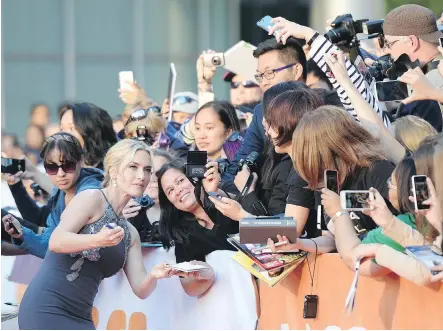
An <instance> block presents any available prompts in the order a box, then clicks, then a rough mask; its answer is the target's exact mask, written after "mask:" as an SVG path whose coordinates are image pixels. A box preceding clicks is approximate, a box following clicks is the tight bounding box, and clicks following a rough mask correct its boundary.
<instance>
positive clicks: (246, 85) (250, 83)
mask: <svg viewBox="0 0 443 331" xmlns="http://www.w3.org/2000/svg"><path fill="white" fill-rule="evenodd" d="M240 85H243V87H244V88H252V87H258V85H257V84H255V83H254V82H253V81H252V80H245V81H243V82H231V88H232V89H236V88H237V87H239V86H240Z"/></svg>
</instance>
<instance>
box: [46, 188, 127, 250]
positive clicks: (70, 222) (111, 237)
mask: <svg viewBox="0 0 443 331" xmlns="http://www.w3.org/2000/svg"><path fill="white" fill-rule="evenodd" d="M104 208H105V203H104V199H103V196H102V194H101V193H100V192H99V190H86V191H83V192H81V193H79V194H77V195H76V196H74V198H73V199H72V201H71V202H70V203H69V205H68V206H67V207H66V209H65V210H64V211H63V214H62V216H61V221H60V224H59V225H58V226H57V228H56V229H55V230H54V232H53V233H52V236H51V239H50V240H49V250H51V251H53V252H56V253H64V254H68V253H77V252H80V251H84V250H90V249H94V248H98V247H109V246H115V245H117V244H118V243H119V242H120V241H121V240H122V239H123V236H124V230H123V228H121V227H120V226H117V227H115V228H113V229H112V230H111V229H108V228H107V227H106V226H104V227H103V228H102V229H101V231H100V232H98V233H94V234H79V233H78V232H79V231H80V230H81V229H82V228H83V227H84V226H85V225H87V224H88V223H91V222H93V221H96V220H98V219H99V218H100V217H102V216H103V213H104Z"/></svg>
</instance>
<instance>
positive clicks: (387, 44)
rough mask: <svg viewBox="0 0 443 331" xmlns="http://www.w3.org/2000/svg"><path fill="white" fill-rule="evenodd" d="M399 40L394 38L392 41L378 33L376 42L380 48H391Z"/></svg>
mask: <svg viewBox="0 0 443 331" xmlns="http://www.w3.org/2000/svg"><path fill="white" fill-rule="evenodd" d="M397 41H400V39H397V40H394V41H387V40H386V38H385V36H383V35H379V36H378V44H379V45H380V48H381V49H386V48H387V49H391V47H392V46H393V45H394V44H395V43H396V42H397Z"/></svg>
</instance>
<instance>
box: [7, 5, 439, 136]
mask: <svg viewBox="0 0 443 331" xmlns="http://www.w3.org/2000/svg"><path fill="white" fill-rule="evenodd" d="M385 2H386V3H387V6H386V3H385ZM406 2H407V1H402V0H390V1H385V0H371V1H367V0H364V1H363V0H311V1H309V0H38V1H37V0H2V2H1V4H2V8H1V15H2V17H1V18H2V22H1V24H2V69H3V70H2V104H1V106H2V129H3V130H5V131H7V132H10V133H16V134H18V136H19V137H23V135H24V132H25V129H26V127H27V125H28V122H29V113H30V109H31V105H32V104H35V103H45V104H47V105H48V106H49V108H50V111H51V117H52V121H53V122H58V118H57V111H56V109H57V106H58V105H59V104H61V103H63V102H65V101H73V100H76V101H89V102H93V103H95V104H97V105H99V106H101V107H102V108H104V109H106V110H107V111H108V112H109V113H110V114H111V115H112V116H113V115H117V114H120V113H121V112H122V110H123V103H122V102H121V101H120V100H119V98H118V93H117V89H118V72H119V71H122V70H132V71H134V76H135V79H136V81H137V82H138V83H139V84H140V85H142V86H143V87H144V88H145V90H146V92H147V93H148V95H149V96H150V97H152V98H153V99H154V100H156V101H157V102H159V103H161V101H162V100H163V98H164V97H165V96H166V93H167V81H168V68H169V62H174V63H175V64H176V67H177V72H178V81H177V91H184V90H191V91H196V73H195V61H196V59H197V56H198V54H199V53H200V52H201V51H202V50H204V49H208V48H211V49H214V50H217V51H224V50H226V49H228V48H229V47H230V46H232V45H233V44H235V43H236V42H237V41H238V40H240V39H243V40H246V41H248V42H251V43H253V44H258V43H259V42H260V41H262V40H264V39H265V38H266V37H267V35H266V33H265V32H263V31H262V30H261V29H259V28H258V27H256V25H255V23H256V22H257V21H258V20H259V19H260V18H261V17H263V16H265V15H270V16H274V17H275V16H283V17H286V18H288V19H290V20H293V21H296V22H299V23H301V24H310V25H311V26H312V27H314V28H316V29H319V30H321V31H323V30H324V27H325V20H326V19H327V18H331V17H332V18H333V17H335V16H337V15H338V14H342V13H347V12H351V13H352V14H353V15H354V17H355V18H371V19H375V18H381V17H383V16H384V14H385V13H386V10H388V9H389V8H390V7H395V6H397V5H399V4H401V3H406ZM414 2H415V3H423V4H424V5H427V6H429V7H431V8H433V9H434V12H436V14H437V13H438V15H439V14H440V13H441V10H443V8H441V7H443V1H441V0H438V1H431V0H428V1H426V0H423V1H414ZM432 6H433V7H432ZM438 10H440V11H438ZM222 74H223V70H218V73H217V76H216V78H215V80H214V82H215V84H214V85H215V89H216V91H217V95H218V96H219V97H223V96H224V97H228V86H227V84H224V83H223V82H222V79H221V76H222Z"/></svg>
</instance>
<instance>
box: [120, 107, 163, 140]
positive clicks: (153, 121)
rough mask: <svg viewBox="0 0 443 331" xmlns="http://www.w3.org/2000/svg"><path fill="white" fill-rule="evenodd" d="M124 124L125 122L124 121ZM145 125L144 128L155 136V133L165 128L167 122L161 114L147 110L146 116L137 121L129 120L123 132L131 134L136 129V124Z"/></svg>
mask: <svg viewBox="0 0 443 331" xmlns="http://www.w3.org/2000/svg"><path fill="white" fill-rule="evenodd" d="M125 124H126V123H125ZM139 125H145V126H146V130H147V131H148V132H149V133H150V134H151V135H152V136H155V135H156V134H157V133H160V132H163V131H164V130H165V128H166V125H167V122H166V120H165V119H164V118H163V116H159V115H157V114H154V113H153V112H148V114H147V116H146V117H145V118H143V119H141V120H139V121H134V122H130V123H129V124H128V125H126V126H125V133H126V135H127V136H132V135H133V134H134V132H136V130H137V126H139Z"/></svg>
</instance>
